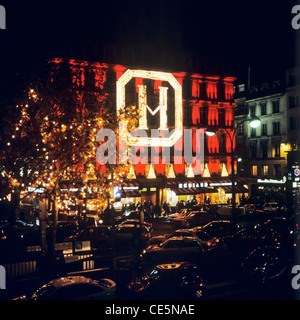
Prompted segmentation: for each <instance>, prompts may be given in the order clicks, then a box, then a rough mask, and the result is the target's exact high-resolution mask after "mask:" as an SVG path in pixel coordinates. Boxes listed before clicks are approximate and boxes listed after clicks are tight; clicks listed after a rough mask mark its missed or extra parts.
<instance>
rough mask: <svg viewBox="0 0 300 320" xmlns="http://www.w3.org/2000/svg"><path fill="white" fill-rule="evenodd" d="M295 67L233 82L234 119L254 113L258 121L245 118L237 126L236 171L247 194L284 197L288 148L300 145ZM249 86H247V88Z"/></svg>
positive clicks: (297, 86)
mask: <svg viewBox="0 0 300 320" xmlns="http://www.w3.org/2000/svg"><path fill="white" fill-rule="evenodd" d="M295 72H296V71H295V69H291V70H288V71H287V72H286V75H285V77H281V78H280V79H278V80H274V81H269V82H265V83H260V84H258V85H251V86H250V87H249V86H247V85H246V84H240V85H236V86H235V102H236V105H235V122H236V124H238V123H239V122H240V121H242V120H244V119H249V118H251V117H253V116H257V117H259V118H260V120H261V125H260V126H259V127H258V128H256V129H253V128H250V126H248V125H247V122H244V124H243V125H241V126H240V127H239V128H238V130H237V152H238V153H239V155H240V162H238V172H239V175H240V176H245V177H248V178H247V183H248V185H249V191H250V195H252V196H257V197H262V198H265V199H266V200H270V199H274V200H277V201H282V200H286V191H287V188H286V187H287V184H286V182H287V174H288V163H287V155H288V152H290V151H293V150H298V147H299V132H298V129H299V110H298V106H299V101H298V100H299V85H297V82H295V81H296V74H297V73H295ZM248 87H249V88H248Z"/></svg>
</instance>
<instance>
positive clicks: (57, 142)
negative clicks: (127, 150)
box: [0, 62, 137, 243]
mask: <svg viewBox="0 0 300 320" xmlns="http://www.w3.org/2000/svg"><path fill="white" fill-rule="evenodd" d="M74 79H75V80H74ZM77 80H78V79H76V75H74V73H73V74H72V72H71V70H70V67H69V64H68V63H67V62H65V63H62V64H61V65H60V66H59V68H58V67H56V66H55V67H53V63H49V64H48V68H47V70H46V72H44V75H43V77H41V78H40V79H38V80H37V81H36V82H35V83H32V84H31V86H30V88H28V90H26V92H25V93H24V95H23V96H22V97H21V98H19V99H18V103H17V105H16V106H15V107H11V108H10V109H9V110H8V112H7V114H6V116H5V130H4V131H5V132H4V134H3V135H2V136H1V141H0V145H1V153H0V170H1V171H0V174H1V180H2V181H3V182H5V183H3V184H5V186H6V188H4V189H5V190H6V195H4V194H2V197H3V198H8V197H9V194H10V197H12V195H16V201H18V200H19V197H18V196H17V195H19V194H20V192H21V191H22V190H23V191H26V190H28V187H29V186H30V187H31V190H33V191H34V190H36V189H37V188H43V190H44V193H43V196H44V197H45V196H47V197H48V199H49V200H50V203H51V204H52V205H51V212H52V217H53V218H52V220H53V223H52V224H51V225H52V227H53V239H54V243H55V238H56V228H57V222H58V213H57V201H58V199H59V197H60V190H61V188H63V187H65V186H67V188H70V187H71V186H76V187H79V188H80V189H82V188H84V189H87V188H89V190H93V194H94V197H96V198H98V199H100V200H102V201H103V202H107V199H108V198H109V197H110V192H111V188H112V187H113V186H116V185H118V184H122V182H123V178H124V176H125V174H126V171H127V164H110V163H107V164H105V165H99V164H98V163H97V160H96V150H97V147H98V146H99V142H97V141H96V135H97V132H98V131H99V130H101V129H103V128H106V129H111V130H113V131H114V132H116V133H117V131H118V123H119V120H120V117H121V116H124V115H126V119H127V120H128V121H129V127H130V126H131V127H134V125H135V122H136V121H137V120H136V119H137V111H136V109H135V108H130V109H129V110H123V111H122V112H121V113H120V114H118V115H117V114H116V112H115V105H114V102H113V101H112V97H111V95H109V94H108V86H109V83H108V81H106V82H105V83H103V84H102V85H101V86H98V87H95V84H94V83H93V82H92V81H89V82H88V81H86V82H85V84H84V85H81V86H78V85H77V82H78V81H77Z"/></svg>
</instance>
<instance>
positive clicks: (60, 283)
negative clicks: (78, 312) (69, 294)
mask: <svg viewBox="0 0 300 320" xmlns="http://www.w3.org/2000/svg"><path fill="white" fill-rule="evenodd" d="M87 283H88V284H96V285H98V282H97V281H95V280H92V279H90V278H86V277H83V276H70V277H62V278H58V279H54V280H52V281H50V282H49V285H52V286H53V287H55V288H62V287H66V286H69V285H72V284H87Z"/></svg>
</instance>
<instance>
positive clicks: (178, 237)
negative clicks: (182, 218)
mask: <svg viewBox="0 0 300 320" xmlns="http://www.w3.org/2000/svg"><path fill="white" fill-rule="evenodd" d="M168 240H197V241H199V239H198V237H196V236H195V237H190V236H189V237H183V236H175V237H171V238H169V239H168Z"/></svg>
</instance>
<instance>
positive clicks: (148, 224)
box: [119, 219, 153, 232]
mask: <svg viewBox="0 0 300 320" xmlns="http://www.w3.org/2000/svg"><path fill="white" fill-rule="evenodd" d="M124 224H133V225H139V224H141V222H140V220H138V219H127V220H125V221H123V222H121V223H120V224H119V226H122V225H124ZM141 225H143V226H145V227H146V228H147V229H148V230H149V231H150V232H152V231H153V225H152V223H150V222H143V223H142V224H141Z"/></svg>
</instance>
